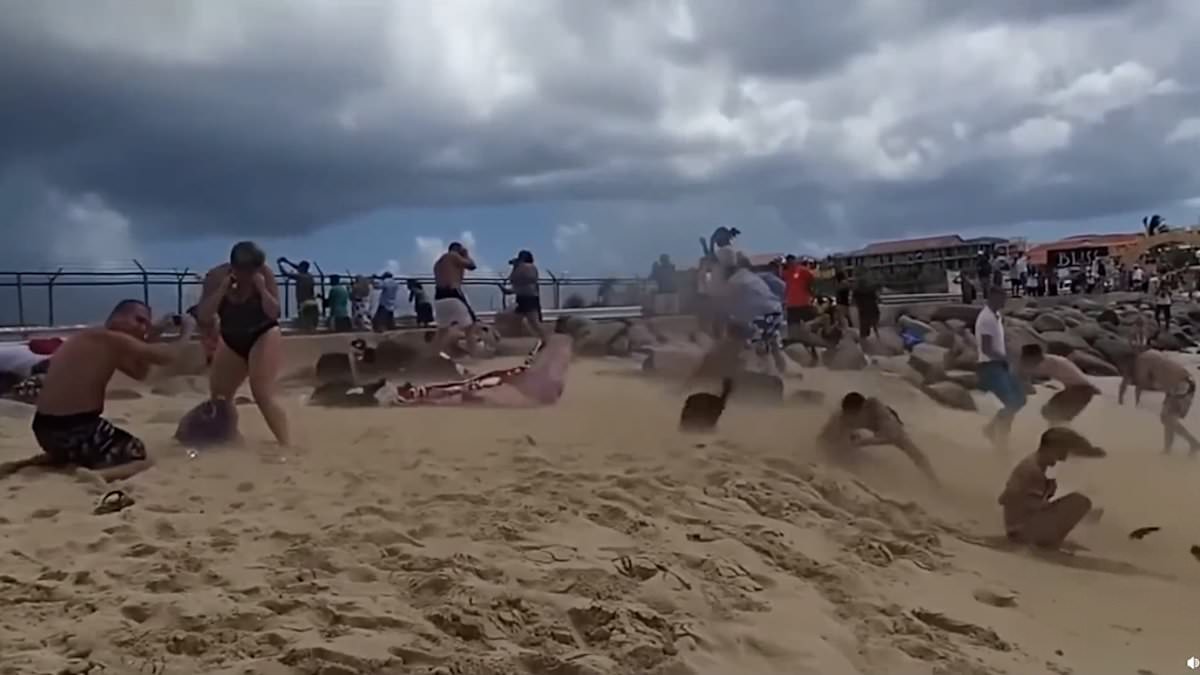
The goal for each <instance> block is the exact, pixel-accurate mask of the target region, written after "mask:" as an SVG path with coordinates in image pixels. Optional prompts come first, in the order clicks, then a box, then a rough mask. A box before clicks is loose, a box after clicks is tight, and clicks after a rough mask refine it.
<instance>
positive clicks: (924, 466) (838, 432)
mask: <svg viewBox="0 0 1200 675" xmlns="http://www.w3.org/2000/svg"><path fill="white" fill-rule="evenodd" d="M860 430H867V431H870V432H871V433H872V434H874V435H873V436H872V437H870V438H865V439H860V438H858V437H856V435H855V434H856V432H858V431H860ZM817 443H818V444H820V445H821V447H823V448H824V449H825V450H827V451H830V452H832V453H834V455H835V456H844V455H845V454H846V453H848V452H853V451H854V450H855V449H857V448H864V447H868V446H872V445H894V446H896V447H897V448H899V449H900V451H901V452H903V453H904V454H905V455H907V456H908V458H909V459H911V460H912V462H913V464H916V465H917V468H918V469H920V470H921V472H922V473H924V474H925V475H926V476H928V477H929V478H930V479H931V480H932V481H934V482H935V483H936V482H938V477H937V474H936V473H934V471H933V465H932V464H930V463H929V458H928V457H927V456H926V455H925V453H924V452H922V451H921V449H920V448H918V447H917V444H916V443H914V442H913V440H912V438H911V437H909V435H908V432H907V431H906V430H905V429H904V422H902V421H901V420H900V416H899V415H897V414H896V411H895V410H892V408H891V407H889V406H888V405H887V404H885V403H884V402H883V401H880V400H879V399H877V398H875V397H873V396H872V397H869V398H868V397H865V396H863V395H862V394H860V393H858V392H856V391H852V392H850V393H849V394H846V395H845V396H844V397H843V398H842V405H841V409H839V410H838V411H837V412H835V413H833V415H832V416H830V418H829V421H827V422H826V423H825V426H824V427H822V429H821V432H820V433H819V434H818V435H817Z"/></svg>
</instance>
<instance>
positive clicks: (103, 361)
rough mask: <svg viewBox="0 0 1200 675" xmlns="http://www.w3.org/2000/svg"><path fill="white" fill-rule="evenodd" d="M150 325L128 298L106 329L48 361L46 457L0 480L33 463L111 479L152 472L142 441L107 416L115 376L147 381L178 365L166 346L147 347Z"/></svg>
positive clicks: (36, 430) (39, 430) (41, 437)
mask: <svg viewBox="0 0 1200 675" xmlns="http://www.w3.org/2000/svg"><path fill="white" fill-rule="evenodd" d="M152 328H153V326H152V324H151V321H150V308H149V307H147V306H146V305H145V304H144V303H142V302H141V301H140V300H123V301H121V302H120V303H118V304H117V306H116V307H115V308H113V311H112V314H110V315H109V317H108V321H107V322H105V324H104V326H103V327H101V328H89V329H87V330H85V331H83V332H81V333H79V334H77V335H75V336H74V337H72V338H71V339H70V340H67V342H66V343H65V344H63V346H62V347H61V348H60V349H59V350H58V352H57V353H56V354H55V355H54V358H53V359H51V361H50V369H49V371H48V372H47V373H46V377H45V380H44V382H43V384H42V390H41V393H40V394H39V396H38V399H37V413H36V414H35V415H34V417H33V435H34V437H35V438H36V439H37V442H38V445H40V446H41V447H42V450H43V452H44V454H42V455H39V456H37V457H33V458H30V459H24V460H20V461H17V462H9V463H7V464H5V465H3V466H0V476H5V475H8V474H11V473H13V472H15V471H19V470H20V469H22V468H25V467H27V466H76V467H81V468H84V469H91V470H93V471H95V472H96V473H97V474H99V475H100V476H101V477H102V478H104V479H105V480H109V481H113V480H120V479H122V478H128V477H129V476H132V475H134V474H136V473H138V472H140V471H144V470H145V469H147V468H149V467H150V464H151V462H150V459H149V458H147V456H146V446H145V445H144V444H143V443H142V441H141V440H139V439H138V438H135V437H134V436H132V435H130V434H129V432H127V431H125V430H123V429H118V428H117V427H115V426H113V425H112V423H111V422H109V421H108V420H106V419H104V418H103V417H102V416H101V415H102V414H103V412H104V399H105V393H106V390H107V389H108V383H109V381H110V380H111V379H112V377H113V374H114V373H115V372H116V371H118V370H119V371H121V372H122V373H124V374H126V375H128V376H129V377H132V378H133V379H135V380H144V379H146V376H147V375H148V374H149V372H150V366H152V365H154V366H162V365H166V364H168V363H170V362H171V361H172V356H171V355H170V354H169V353H167V352H166V351H163V348H162V347H156V346H152V345H149V344H147V343H146V340H147V338H148V337H149V336H150V334H151V331H152Z"/></svg>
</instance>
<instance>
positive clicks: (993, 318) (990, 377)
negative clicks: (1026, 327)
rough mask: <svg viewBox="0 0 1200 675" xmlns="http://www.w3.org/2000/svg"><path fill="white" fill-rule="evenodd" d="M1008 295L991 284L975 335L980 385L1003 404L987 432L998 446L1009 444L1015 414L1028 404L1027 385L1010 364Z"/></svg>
mask: <svg viewBox="0 0 1200 675" xmlns="http://www.w3.org/2000/svg"><path fill="white" fill-rule="evenodd" d="M1007 299H1008V294H1007V293H1005V291H1004V288H1003V287H1002V286H996V285H992V286H990V287H989V288H988V294H987V304H986V305H985V306H984V307H983V309H981V310H980V311H979V316H978V317H977V318H976V319H975V338H976V339H977V340H978V341H979V365H978V373H979V387H980V388H981V389H983V390H984V391H988V392H991V393H992V394H995V396H996V398H998V399H1000V404H1001V405H1002V406H1003V407H1002V408H1001V409H1000V412H998V413H996V416H995V417H993V418H992V421H991V422H988V424H987V425H986V426H985V427H984V428H983V433H984V435H985V436H987V437H988V439H990V440H991V441H992V443H993V444H995V445H996V446H997V447H998V448H1003V447H1006V446H1007V445H1008V436H1009V432H1010V431H1011V430H1012V422H1013V418H1014V417H1016V415H1017V412H1018V411H1019V410H1020V409H1021V408H1023V407H1024V406H1025V386H1024V384H1023V383H1022V382H1021V381H1020V380H1019V379H1018V378H1017V377H1016V375H1015V374H1014V373H1013V372H1012V369H1011V368H1009V365H1008V353H1007V351H1006V348H1005V344H1004V318H1003V316H1002V315H1001V310H1003V309H1004V304H1005V302H1006V301H1007Z"/></svg>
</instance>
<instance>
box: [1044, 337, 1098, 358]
mask: <svg viewBox="0 0 1200 675" xmlns="http://www.w3.org/2000/svg"><path fill="white" fill-rule="evenodd" d="M1041 335H1042V339H1043V340H1045V341H1046V351H1047V352H1049V353H1051V354H1058V355H1059V356H1066V355H1068V354H1070V353H1071V352H1073V351H1075V350H1077V349H1078V350H1086V349H1087V348H1088V343H1087V341H1086V340H1084V339H1083V338H1081V337H1079V336H1078V335H1075V334H1074V333H1067V332H1063V331H1050V332H1048V333H1042V334H1041Z"/></svg>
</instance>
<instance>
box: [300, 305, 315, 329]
mask: <svg viewBox="0 0 1200 675" xmlns="http://www.w3.org/2000/svg"><path fill="white" fill-rule="evenodd" d="M297 323H298V324H299V326H300V327H301V328H305V329H309V330H312V329H315V328H316V327H317V325H318V324H320V323H321V308H320V307H319V306H317V301H316V300H308V301H306V302H304V303H302V304H301V305H300V320H299V321H298V322H297Z"/></svg>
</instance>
